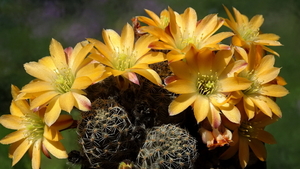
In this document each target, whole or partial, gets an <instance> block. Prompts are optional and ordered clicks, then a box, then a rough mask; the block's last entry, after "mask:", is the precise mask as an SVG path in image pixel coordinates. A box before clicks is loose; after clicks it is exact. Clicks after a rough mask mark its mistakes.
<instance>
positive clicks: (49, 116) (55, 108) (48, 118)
mask: <svg viewBox="0 0 300 169" xmlns="http://www.w3.org/2000/svg"><path fill="white" fill-rule="evenodd" d="M60 112H61V107H60V104H59V99H58V98H54V99H53V100H51V102H50V103H49V105H48V107H47V110H46V113H45V117H44V120H45V123H46V124H47V125H48V126H51V125H52V124H53V123H55V121H56V120H57V118H58V117H59V114H60Z"/></svg>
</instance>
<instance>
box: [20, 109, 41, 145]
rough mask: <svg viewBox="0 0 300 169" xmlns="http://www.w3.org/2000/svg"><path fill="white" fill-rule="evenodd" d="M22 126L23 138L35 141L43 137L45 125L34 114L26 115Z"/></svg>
mask: <svg viewBox="0 0 300 169" xmlns="http://www.w3.org/2000/svg"><path fill="white" fill-rule="evenodd" d="M23 124H24V125H25V127H26V130H27V131H26V132H25V137H27V138H28V139H29V140H30V141H36V140H38V139H40V138H42V137H43V134H44V127H45V123H44V121H43V119H41V118H40V116H39V115H38V114H36V113H27V114H26V115H25V116H24V119H23Z"/></svg>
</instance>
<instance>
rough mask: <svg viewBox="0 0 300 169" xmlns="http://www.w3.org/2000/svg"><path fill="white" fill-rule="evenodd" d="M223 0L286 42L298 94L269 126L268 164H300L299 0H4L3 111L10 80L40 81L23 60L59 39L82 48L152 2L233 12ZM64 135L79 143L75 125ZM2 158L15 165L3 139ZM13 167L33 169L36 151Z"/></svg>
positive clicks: (70, 144) (0, 26)
mask: <svg viewBox="0 0 300 169" xmlns="http://www.w3.org/2000/svg"><path fill="white" fill-rule="evenodd" d="M222 4H224V5H226V6H227V7H228V8H229V9H230V10H231V7H232V6H233V7H236V8H237V9H238V10H239V11H240V12H241V13H242V14H245V15H246V16H248V17H249V18H251V17H253V16H254V15H256V14H262V15H263V16H264V18H265V22H264V24H263V26H262V27H261V31H262V32H264V33H275V34H277V35H279V36H280V37H281V39H280V42H281V43H282V44H283V45H284V46H281V47H273V48H272V49H274V50H275V51H277V52H278V53H279V54H280V57H276V59H277V60H276V66H277V67H281V68H282V69H281V73H280V75H281V76H283V77H284V78H285V79H286V81H287V83H288V84H287V85H286V88H287V89H288V90H289V91H290V94H289V95H287V96H286V97H284V98H280V99H278V101H277V103H278V104H279V106H280V107H281V109H282V112H283V117H282V119H280V120H279V121H278V122H276V123H274V124H272V125H270V126H268V127H267V130H268V131H269V132H271V133H272V134H273V135H274V136H275V138H276V140H277V142H278V143H277V144H275V145H266V146H267V150H268V158H267V166H268V169H282V168H286V169H297V168H300V167H299V165H300V163H299V154H300V145H299V144H300V136H299V134H300V126H299V124H300V111H299V109H300V100H299V99H300V96H299V94H300V87H299V84H300V83H299V79H300V75H299V70H298V69H299V68H300V67H299V63H300V47H299V43H300V41H299V38H300V22H299V21H300V12H299V9H300V1H297V0H285V1H277V0H264V1H261V0H251V1H246V0H227V1H226V2H224V1H220V0H205V1H204V0H197V1H195V0H184V1H182V0H152V1H150V0H149V1H147V0H127V1H125V0H72V1H71V0H65V1H59V0H53V1H49V0H45V1H42V0H0V80H1V81H0V93H1V94H0V107H1V109H0V110H1V111H0V114H9V105H10V102H11V95H10V85H11V84H14V85H17V86H18V87H20V88H21V87H22V86H24V85H25V84H27V83H28V82H29V81H30V80H32V79H33V77H30V76H29V75H27V74H26V72H25V71H24V68H23V64H24V63H26V62H29V61H37V60H38V59H40V58H42V57H44V56H48V55H49V44H50V40H51V38H54V39H56V40H58V41H59V42H61V43H62V45H63V46H64V47H68V46H72V47H74V45H75V44H76V43H78V42H79V41H82V40H84V39H85V38H88V37H91V38H96V39H99V40H101V41H102V38H101V31H102V29H114V30H116V31H118V32H120V30H121V29H122V27H123V26H124V25H125V24H126V22H129V23H131V21H130V19H131V18H132V17H133V16H136V15H144V16H147V15H146V13H145V12H144V8H146V9H149V10H152V11H154V12H155V13H157V14H159V12H160V11H161V10H162V9H165V8H167V7H168V6H170V7H172V8H173V10H175V11H177V12H178V13H183V11H184V10H185V9H186V8H187V7H192V8H194V9H195V10H196V11H197V14H198V17H199V19H201V18H203V17H204V16H206V15H208V14H210V13H218V15H219V16H221V17H227V15H226V14H225V11H224V9H223V6H222ZM223 29H224V30H229V29H227V28H222V30H223ZM73 114H74V115H76V112H74V113H73ZM10 132H12V130H8V129H6V128H4V127H3V126H0V138H3V137H4V136H5V135H6V134H8V133H10ZM63 135H64V137H65V138H66V139H64V140H63V144H64V145H65V146H66V148H67V150H68V151H70V150H72V149H73V148H76V146H77V143H76V133H75V130H69V131H65V132H63ZM0 161H1V164H0V165H1V167H0V168H11V159H9V158H8V146H7V145H0ZM13 168H15V169H20V168H22V169H29V168H31V164H30V159H29V157H28V155H27V154H26V155H25V156H24V157H23V158H22V160H21V161H20V162H19V163H17V165H16V166H15V167H13ZM41 168H42V169H53V168H64V169H65V168H79V167H78V166H76V165H73V164H68V163H67V160H58V159H56V158H55V157H53V159H51V160H48V159H46V158H44V157H43V159H42V166H41Z"/></svg>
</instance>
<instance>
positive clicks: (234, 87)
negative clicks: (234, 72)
mask: <svg viewBox="0 0 300 169" xmlns="http://www.w3.org/2000/svg"><path fill="white" fill-rule="evenodd" d="M219 83H220V84H221V89H220V90H221V91H222V92H232V91H238V90H245V89H247V88H249V87H250V86H251V84H252V83H251V82H250V81H249V80H248V79H246V78H241V77H229V78H225V79H221V80H219Z"/></svg>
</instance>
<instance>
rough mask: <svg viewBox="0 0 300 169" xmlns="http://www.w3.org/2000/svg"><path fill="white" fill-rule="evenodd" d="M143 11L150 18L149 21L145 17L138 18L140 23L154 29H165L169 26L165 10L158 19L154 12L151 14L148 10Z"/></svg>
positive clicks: (168, 17) (168, 16) (168, 18)
mask: <svg viewBox="0 0 300 169" xmlns="http://www.w3.org/2000/svg"><path fill="white" fill-rule="evenodd" d="M145 11H146V13H147V14H148V15H149V16H150V17H151V19H150V18H148V17H145V16H138V17H137V19H138V20H139V21H140V22H143V23H145V24H147V25H149V26H155V27H158V28H161V29H165V28H166V27H167V26H168V25H169V22H170V15H169V12H168V11H167V10H166V9H164V10H162V11H161V13H160V17H158V16H157V15H156V14H155V13H154V12H152V11H150V10H147V9H145Z"/></svg>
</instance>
